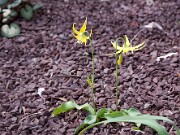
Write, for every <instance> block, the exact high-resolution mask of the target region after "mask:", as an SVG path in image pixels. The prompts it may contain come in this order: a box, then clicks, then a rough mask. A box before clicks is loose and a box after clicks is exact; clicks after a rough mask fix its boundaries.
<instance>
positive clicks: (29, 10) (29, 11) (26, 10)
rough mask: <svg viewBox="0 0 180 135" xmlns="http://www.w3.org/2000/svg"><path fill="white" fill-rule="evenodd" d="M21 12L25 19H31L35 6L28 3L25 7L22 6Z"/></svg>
mask: <svg viewBox="0 0 180 135" xmlns="http://www.w3.org/2000/svg"><path fill="white" fill-rule="evenodd" d="M20 14H21V16H22V17H23V18H24V19H26V20H31V19H32V17H33V8H32V7H31V6H30V5H28V4H27V5H25V7H24V8H21V10H20Z"/></svg>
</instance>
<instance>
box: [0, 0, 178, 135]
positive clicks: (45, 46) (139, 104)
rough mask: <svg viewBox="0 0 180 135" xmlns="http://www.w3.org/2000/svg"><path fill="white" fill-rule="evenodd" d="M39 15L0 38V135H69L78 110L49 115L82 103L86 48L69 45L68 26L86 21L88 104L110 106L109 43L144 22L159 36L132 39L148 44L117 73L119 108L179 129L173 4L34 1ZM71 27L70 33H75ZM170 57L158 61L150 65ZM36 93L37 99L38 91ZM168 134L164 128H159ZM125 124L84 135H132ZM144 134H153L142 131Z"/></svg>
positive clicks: (149, 32)
mask: <svg viewBox="0 0 180 135" xmlns="http://www.w3.org/2000/svg"><path fill="white" fill-rule="evenodd" d="M42 3H43V4H44V8H43V9H42V10H39V11H38V12H37V13H36V14H35V15H34V18H33V20H31V21H29V22H26V21H24V20H23V19H18V20H17V21H18V22H19V23H20V25H21V28H22V32H21V34H20V35H19V36H18V37H15V38H12V39H7V38H2V37H1V38H0V65H1V66H0V134H1V135H30V134H32V135H36V134H37V135H40V134H41V135H50V134H51V135H71V134H73V132H74V129H75V127H77V126H78V125H79V124H80V123H81V122H82V120H83V119H84V117H85V116H86V115H87V114H86V112H84V111H76V110H74V111H71V112H69V113H65V114H62V115H60V116H58V117H56V118H52V117H51V112H52V110H53V109H54V108H55V107H57V106H58V105H59V104H61V103H63V102H64V101H68V100H70V99H74V100H75V101H76V102H77V103H79V104H84V103H86V102H88V103H90V102H91V101H90V98H89V96H90V89H89V88H88V86H87V83H86V78H87V75H88V74H89V73H90V72H91V55H90V47H88V46H87V47H84V46H83V45H79V44H77V43H76V40H75V39H74V38H73V36H72V31H71V27H72V23H74V22H76V23H78V25H79V26H81V25H82V23H83V22H84V20H85V17H87V18H88V29H90V28H92V29H93V43H94V45H95V97H96V98H95V101H96V105H97V108H101V107H108V108H112V109H114V106H115V100H114V99H115V58H114V57H109V56H108V55H107V54H109V53H112V52H113V51H114V48H113V47H112V45H111V43H110V40H115V39H116V38H117V37H119V36H122V35H124V34H126V35H128V36H129V37H130V38H131V39H132V38H133V36H134V35H136V34H137V33H138V32H139V30H140V29H141V28H142V27H143V26H144V25H146V24H148V23H150V22H152V21H153V22H157V23H158V24H160V25H161V26H162V27H163V30H158V29H153V30H147V29H144V30H143V31H142V32H141V33H140V34H139V35H138V36H137V38H136V39H135V41H134V43H135V44H136V43H139V42H141V41H143V40H145V39H148V40H149V41H148V43H147V44H146V46H145V48H144V49H142V50H141V51H139V52H135V53H134V55H132V54H130V55H128V56H125V57H124V62H123V64H122V66H121V68H120V71H119V74H120V76H119V83H120V84H119V90H120V101H119V107H120V108H125V109H128V108H130V107H135V108H137V109H139V110H140V111H141V112H142V113H145V114H147V113H149V114H153V115H163V116H166V117H168V118H170V119H171V120H173V121H174V122H175V123H176V124H177V125H178V126H179V127H180V55H179V54H180V40H179V36H180V9H179V7H180V2H179V0H171V1H168V0H158V1H155V3H154V4H153V5H147V3H146V1H145V0H136V1H135V2H134V1H133V0H121V1H118V0H109V1H101V0H90V1H86V0H72V1H71V0H64V1H63V0H52V1H50V2H49V1H48V0H42ZM78 25H77V26H78ZM172 52H173V53H177V55H173V56H171V57H168V58H166V59H161V60H160V61H159V62H157V61H156V58H157V57H159V56H162V55H166V54H167V53H172ZM39 88H44V89H45V91H43V92H42V96H43V98H41V97H40V96H39V95H38V89H39ZM162 125H164V126H165V127H166V129H167V130H168V131H170V134H173V131H171V126H170V125H168V124H165V123H163V122H162ZM131 126H132V125H130V126H128V125H127V124H126V126H124V127H123V126H122V125H121V124H109V125H102V126H99V127H95V128H93V129H91V130H89V131H88V132H87V133H86V134H88V135H90V134H91V135H92V134H93V135H135V134H137V133H136V132H134V131H131V128H130V127H131ZM143 131H144V132H145V133H144V134H145V135H150V134H155V133H154V132H153V131H152V130H150V129H149V128H145V127H143ZM138 134H142V133H138Z"/></svg>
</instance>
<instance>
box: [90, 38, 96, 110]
mask: <svg viewBox="0 0 180 135" xmlns="http://www.w3.org/2000/svg"><path fill="white" fill-rule="evenodd" d="M90 46H91V55H92V56H91V57H92V71H91V100H92V104H93V108H94V110H95V111H96V105H95V101H94V47H93V43H92V40H91V39H90Z"/></svg>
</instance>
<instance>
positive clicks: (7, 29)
mask: <svg viewBox="0 0 180 135" xmlns="http://www.w3.org/2000/svg"><path fill="white" fill-rule="evenodd" d="M19 33H20V28H19V26H18V25H17V24H15V23H12V24H10V25H7V24H5V25H3V26H2V27H1V34H2V35H3V36H4V37H8V38H11V37H14V36H17V35H18V34H19Z"/></svg>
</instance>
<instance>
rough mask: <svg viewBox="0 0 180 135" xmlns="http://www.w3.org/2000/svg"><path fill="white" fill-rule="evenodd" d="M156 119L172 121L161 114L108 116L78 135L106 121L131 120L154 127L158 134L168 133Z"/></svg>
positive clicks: (165, 134)
mask: <svg viewBox="0 0 180 135" xmlns="http://www.w3.org/2000/svg"><path fill="white" fill-rule="evenodd" d="M156 120H164V121H167V122H170V123H173V122H172V121H171V120H169V119H168V118H166V117H162V116H151V115H142V116H141V115H140V116H118V117H114V116H113V117H108V119H107V120H105V121H101V122H97V123H94V124H91V125H89V126H87V127H86V128H84V129H83V130H82V131H81V132H80V133H79V135H82V134H83V133H84V132H85V131H87V130H88V129H90V128H92V127H94V126H97V125H100V124H107V123H112V122H133V123H141V124H144V125H146V126H148V127H150V128H152V129H154V130H155V131H156V132H157V133H158V134H159V135H169V134H168V132H167V131H166V129H165V128H164V127H163V126H161V125H160V124H158V123H157V122H156Z"/></svg>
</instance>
